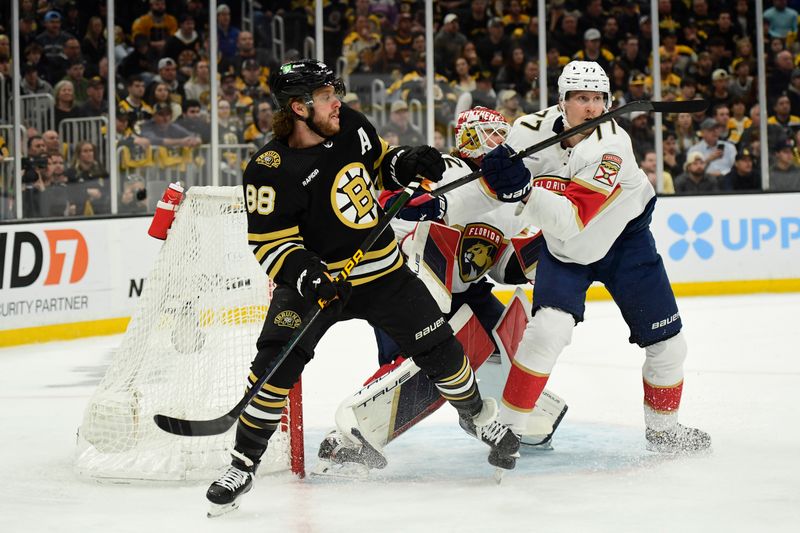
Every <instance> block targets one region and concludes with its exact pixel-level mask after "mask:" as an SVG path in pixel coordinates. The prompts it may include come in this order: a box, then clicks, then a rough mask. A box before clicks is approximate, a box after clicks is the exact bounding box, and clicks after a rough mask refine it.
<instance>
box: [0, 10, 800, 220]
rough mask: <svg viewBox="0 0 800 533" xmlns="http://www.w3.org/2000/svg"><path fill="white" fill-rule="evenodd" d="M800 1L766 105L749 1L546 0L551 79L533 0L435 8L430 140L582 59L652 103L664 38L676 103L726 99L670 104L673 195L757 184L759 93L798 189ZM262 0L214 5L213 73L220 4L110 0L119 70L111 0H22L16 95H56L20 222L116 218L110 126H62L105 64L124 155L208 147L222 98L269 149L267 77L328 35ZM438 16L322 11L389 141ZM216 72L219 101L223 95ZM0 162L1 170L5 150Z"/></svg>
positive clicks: (665, 89)
mask: <svg viewBox="0 0 800 533" xmlns="http://www.w3.org/2000/svg"><path fill="white" fill-rule="evenodd" d="M799 5H800V0H772V1H771V2H770V1H767V2H765V12H764V22H765V28H767V37H768V42H767V46H766V50H764V55H765V58H766V67H767V72H766V83H767V101H766V102H760V101H759V100H758V98H757V94H756V93H757V82H756V80H755V74H756V69H757V63H758V62H757V53H758V50H757V49H756V45H755V43H756V34H755V32H756V28H755V23H756V21H755V13H754V9H755V8H754V5H753V3H752V2H749V1H747V0H676V1H669V0H660V1H659V2H658V20H659V21H660V22H659V24H658V26H657V27H654V25H653V20H654V18H653V17H652V16H651V13H650V2H649V1H645V0H636V1H631V0H626V1H622V0H581V1H579V0H549V1H548V2H547V13H546V19H545V24H546V31H547V39H546V42H547V50H545V56H546V61H547V69H546V71H547V75H546V76H540V72H541V70H542V69H541V68H540V65H539V61H538V55H539V16H540V15H539V14H538V13H537V2H535V1H534V0H491V1H490V0H441V1H437V2H434V10H435V29H434V42H433V49H434V65H435V80H434V85H435V88H434V102H433V106H434V115H435V119H436V137H435V144H436V145H437V147H439V148H441V149H443V150H444V149H445V144H446V139H447V137H448V135H449V131H450V130H449V129H448V127H449V126H451V125H452V122H453V120H454V118H455V116H456V115H457V113H458V112H460V111H462V110H464V109H468V108H470V107H473V106H476V105H483V106H486V107H491V108H495V109H497V110H498V111H500V112H501V113H502V114H503V115H504V116H505V117H506V118H507V119H508V120H509V121H514V120H515V119H517V118H519V117H520V116H522V115H524V114H526V113H530V112H535V111H538V110H539V107H540V105H539V96H540V91H541V89H542V87H544V86H546V87H547V94H548V103H549V104H550V105H552V104H554V103H556V99H557V95H558V90H557V78H558V75H559V73H560V69H561V67H562V66H563V65H564V64H566V63H567V62H569V61H570V60H572V59H583V60H591V61H596V62H598V63H600V64H601V65H602V66H603V68H604V69H605V70H606V72H607V73H608V75H609V78H610V80H611V86H612V92H613V95H614V102H613V104H612V105H621V104H624V103H626V102H629V101H633V100H638V99H648V98H652V97H653V94H654V88H653V50H652V41H651V39H652V33H653V32H654V31H657V32H659V35H660V42H661V47H660V49H659V50H657V51H656V53H657V54H658V57H659V62H660V80H661V98H662V99H664V100H688V99H694V98H703V99H706V100H708V101H709V102H710V103H711V106H710V107H709V109H708V111H707V112H699V113H695V114H677V115H675V116H664V117H663V127H664V130H663V132H661V133H662V135H663V140H664V142H663V146H664V148H663V159H664V174H663V176H662V177H661V178H662V179H661V180H659V181H661V182H662V184H663V188H662V192H663V193H665V194H670V193H673V192H674V193H679V194H686V193H708V192H715V191H744V190H747V191H757V190H760V189H761V176H760V162H759V157H760V155H761V150H760V145H761V141H762V139H760V128H759V106H760V105H765V106H766V107H767V115H768V117H769V118H768V121H767V122H768V127H767V131H768V139H767V145H768V147H769V153H770V189H771V190H800V151H798V145H800V66H799V65H800V42H798V38H797V31H798V28H797V26H798V11H797V9H798V7H800V6H799ZM255 7H256V9H255V19H254V24H253V28H254V31H253V32H250V31H243V30H241V29H240V24H241V21H242V18H241V17H242V13H240V12H239V10H240V9H241V5H240V2H230V5H228V4H226V3H224V1H223V2H220V4H219V5H218V8H217V12H216V20H217V25H218V43H219V54H218V58H217V69H218V72H219V76H218V80H212V79H211V76H210V71H211V69H210V58H209V54H208V49H209V35H208V34H209V32H208V17H209V14H208V11H207V9H208V8H207V5H206V2H202V1H199V0H136V1H132V2H127V3H117V4H115V16H116V25H115V27H114V28H113V35H114V48H113V49H114V58H115V63H116V68H115V72H113V73H110V72H109V62H108V58H107V57H106V52H107V41H106V38H107V36H108V34H109V32H108V31H107V28H106V27H105V26H106V7H105V1H104V0H103V1H97V0H19V43H17V44H18V45H19V52H20V57H21V65H20V72H21V75H22V77H21V80H20V83H19V88H20V91H21V93H22V94H23V95H49V97H51V98H52V103H51V105H52V111H53V118H54V123H53V124H51V125H50V126H49V127H48V128H47V129H46V130H45V131H40V129H37V127H36V125H34V124H25V126H27V131H26V135H25V139H26V140H25V143H24V145H25V150H24V156H25V158H24V160H23V164H24V165H23V166H24V167H25V175H24V177H23V188H24V206H23V213H24V216H26V217H30V216H60V215H89V214H100V213H108V212H109V209H110V201H109V187H108V174H109V173H108V170H107V161H104V160H102V157H101V154H100V150H99V147H98V146H96V144H98V139H70V142H69V143H67V142H66V141H67V140H66V139H64V138H62V137H63V133H62V129H61V128H60V126H61V125H62V123H64V121H65V120H68V119H76V118H83V117H98V116H103V115H106V114H107V113H108V105H109V103H108V95H107V94H106V93H107V87H108V85H107V84H108V78H109V76H110V75H113V82H114V85H115V87H116V101H115V102H113V104H112V105H114V106H115V109H116V116H117V123H116V125H115V126H112V127H113V129H114V131H115V132H116V137H117V141H118V147H120V149H122V150H123V156H122V157H121V159H120V165H121V168H127V169H129V170H130V169H134V170H135V169H136V168H140V167H141V168H144V167H146V166H152V165H159V164H167V163H165V162H176V161H177V162H180V164H185V163H186V161H194V160H196V158H197V149H198V147H200V146H201V145H206V144H208V143H209V142H210V140H211V132H210V126H209V120H210V114H211V112H212V110H214V109H215V110H216V113H217V116H218V118H219V135H220V138H219V141H220V142H221V143H223V144H225V145H240V144H248V143H249V144H251V145H252V146H253V147H254V148H255V147H258V146H260V145H262V144H263V143H265V142H267V141H268V140H269V139H270V138H271V135H272V133H271V127H272V113H273V107H272V105H273V104H272V101H271V98H270V88H269V85H268V80H269V74H270V72H271V71H273V70H274V69H275V68H276V67H277V66H278V65H279V63H280V61H281V60H290V59H295V58H299V57H300V55H301V53H300V52H299V50H303V47H304V43H305V39H306V38H307V37H309V36H312V37H313V36H314V26H313V24H314V2H311V1H290V0H274V1H270V2H263V1H262V2H260V3H258V2H256V3H255ZM424 13H425V11H424V8H423V2H421V1H420V0H330V1H327V2H325V4H324V11H323V16H324V21H323V22H324V39H325V47H324V59H325V61H326V62H327V63H328V64H330V65H336V64H339V65H340V66H341V67H342V68H343V75H344V76H346V77H347V80H348V82H349V90H350V92H349V93H348V94H347V95H346V96H345V98H344V102H345V103H346V104H347V105H351V106H353V107H356V108H360V109H362V110H364V111H365V112H367V114H368V116H370V117H372V118H373V119H376V118H377V117H380V118H381V120H380V122H379V123H378V124H376V126H377V127H378V128H379V131H380V133H381V135H383V136H384V137H385V138H386V140H387V141H389V142H391V143H403V144H405V143H408V144H420V143H423V142H424V135H423V134H422V132H421V131H420V129H419V128H418V127H417V126H415V125H414V124H413V123H412V120H410V113H411V112H412V110H413V105H414V101H415V100H419V101H420V102H424V101H425V100H426V99H425V94H426V93H425V77H424V76H425V65H426V57H425V33H424V20H425V19H424ZM10 16H11V13H10V8H8V7H6V8H3V10H0V83H2V84H5V85H6V86H5V88H4V89H6V90H5V92H4V93H1V94H5V95H6V101H5V102H3V104H4V106H3V107H4V109H3V110H2V111H1V113H2V114H0V127H3V126H4V125H8V124H10V123H11V119H10V114H9V112H8V111H9V110H10V106H8V105H7V103H8V95H10V94H11V91H10V83H11V69H10V64H11V57H12V47H13V44H12V43H11V40H10V36H11V26H10ZM278 16H279V17H280V19H281V21H282V22H283V28H284V43H283V44H284V54H283V56H284V57H282V58H278V57H274V56H273V54H272V38H273V35H272V33H271V28H272V26H271V24H270V22H271V21H272V20H273V19H274V18H275V17H278ZM375 79H380V80H382V81H383V82H384V83H385V87H386V91H385V97H386V100H385V108H384V109H383V110H382V111H383V113H377V114H373V113H371V111H374V110H375V104H376V102H372V100H371V97H372V95H371V94H370V92H369V87H370V85H371V83H372V82H373V80H375ZM212 83H217V84H218V96H219V98H218V102H216V105H215V106H213V107H212V106H211V101H210V100H211V97H210V94H211V84H212ZM48 101H49V100H48ZM6 108H8V109H6ZM384 117H385V118H384ZM622 121H623V122H625V124H624V126H625V128H626V130H627V131H628V132H629V133H630V135H631V137H632V139H633V142H634V148H635V151H636V155H637V158H638V159H639V162H640V164H641V165H642V167H643V168H644V169H645V171H646V172H647V173H648V175H649V176H650V177H651V179H652V180H653V182H654V183H655V182H656V176H655V174H656V172H657V171H656V165H655V161H656V157H655V155H656V154H655V152H654V138H655V132H654V130H653V128H654V123H653V117H652V116H650V115H648V114H644V113H632V114H631V116H629V117H626V118H624V119H622ZM42 129H44V128H42ZM108 129H111V127H109V128H108ZM10 131H11V130H10V129H0V161H2V159H3V158H4V157H5V158H8V157H9V153H8V150H9V149H8V144H9V142H10V141H9V139H8V138H7V137H8V135H9V132H10ZM103 133H104V134H106V133H107V132H105V131H104V132H103ZM93 141H94V143H93ZM176 164H177V163H176ZM0 168H6V167H3V166H2V163H0ZM125 176H130V179H125V180H123V181H122V183H121V185H120V194H121V196H120V211H124V212H128V213H130V212H142V211H143V210H144V209H146V202H144V201H143V199H144V196H145V194H146V193H145V192H144V187H145V184H144V180H143V179H142V178H141V176H138V175H137V173H136V172H129V173H127V174H125ZM0 187H2V201H3V205H2V206H0V216H5V217H9V216H12V215H9V214H10V213H13V212H14V210H13V199H14V184H13V180H12V179H11V176H10V175H9V173H8V172H5V175H4V176H3V180H0Z"/></svg>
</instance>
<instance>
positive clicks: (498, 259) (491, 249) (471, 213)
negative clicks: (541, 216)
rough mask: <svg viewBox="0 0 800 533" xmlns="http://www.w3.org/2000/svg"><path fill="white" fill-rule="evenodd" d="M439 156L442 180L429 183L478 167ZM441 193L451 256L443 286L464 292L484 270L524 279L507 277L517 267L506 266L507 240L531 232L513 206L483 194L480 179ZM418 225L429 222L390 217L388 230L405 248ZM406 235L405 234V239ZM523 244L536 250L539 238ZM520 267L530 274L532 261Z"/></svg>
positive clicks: (513, 257)
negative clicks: (444, 199) (449, 271)
mask: <svg viewBox="0 0 800 533" xmlns="http://www.w3.org/2000/svg"><path fill="white" fill-rule="evenodd" d="M442 158H443V159H444V162H445V173H444V175H443V177H442V181H441V182H439V183H437V184H433V185H432V187H434V188H435V187H439V186H443V185H447V184H448V183H451V182H453V181H456V180H458V179H459V178H462V177H464V176H466V175H467V174H470V173H471V172H472V171H473V170H475V169H476V168H477V167H472V166H471V165H470V163H468V162H467V161H466V160H464V159H460V158H458V157H453V156H451V155H443V156H442ZM445 198H446V199H447V210H446V214H445V216H444V220H443V221H442V222H443V223H444V224H446V225H447V226H450V227H451V228H453V230H451V231H452V232H453V236H452V238H451V239H450V241H451V243H452V250H453V252H454V253H455V255H456V257H455V261H454V264H453V266H452V269H453V272H452V274H448V275H443V276H442V277H443V278H446V279H447V280H451V283H452V286H448V287H447V288H448V289H450V290H451V292H453V293H460V292H464V291H466V290H467V288H468V287H469V286H470V285H471V284H473V283H475V282H477V281H479V280H481V279H483V277H484V276H485V275H489V276H490V277H492V278H493V279H494V280H495V281H498V282H500V283H509V284H518V283H521V282H524V281H525V279H519V278H518V277H517V278H515V279H506V278H507V276H508V274H507V273H508V272H509V270H511V271H513V272H515V273H517V272H519V269H517V268H512V269H507V266H508V263H509V261H517V250H515V247H514V246H512V245H511V239H512V238H513V237H515V236H518V235H522V236H525V235H528V236H531V237H532V236H533V235H534V234H535V233H536V230H535V228H529V227H528V223H527V222H525V221H523V220H522V218H520V217H518V216H515V210H516V205H514V204H509V203H505V202H501V201H499V200H496V199H494V198H491V197H489V196H487V194H485V192H484V186H483V185H482V184H481V183H480V182H479V180H474V181H471V182H469V183H466V184H464V185H462V186H460V187H458V188H456V189H453V190H452V191H450V192H448V193H447V194H445ZM417 224H431V223H430V222H407V221H404V220H399V219H395V220H394V221H392V229H394V231H395V234H396V235H397V238H398V240H400V241H401V242H402V246H403V250H404V251H407V252H408V251H410V250H411V249H412V247H413V246H416V245H417V243H414V242H413V239H414V237H415V235H416V234H417V232H415V231H414V230H415V228H416V226H417ZM419 233H422V232H419ZM406 236H409V239H404V238H405V237H406ZM526 244H527V245H528V247H530V248H534V247H537V249H538V239H537V240H536V241H535V242H533V241H530V240H528V242H526V243H525V244H521V246H525V245H526ZM534 255H535V254H534ZM520 262H521V263H522V261H520ZM520 268H521V270H522V272H521V274H523V275H526V276H528V278H529V279H531V280H532V279H533V273H534V272H535V271H534V268H535V262H533V263H532V264H529V265H527V266H523V265H520ZM412 270H413V268H412ZM446 285H449V284H447V283H446Z"/></svg>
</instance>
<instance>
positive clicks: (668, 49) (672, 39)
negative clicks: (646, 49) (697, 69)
mask: <svg viewBox="0 0 800 533" xmlns="http://www.w3.org/2000/svg"><path fill="white" fill-rule="evenodd" d="M658 50H659V54H661V57H664V56H670V57H672V58H673V59H674V65H673V68H674V69H675V71H676V72H679V73H681V74H685V73H686V68H687V67H688V66H689V65H690V64H692V63H694V62H695V61H697V53H696V52H695V51H694V50H693V49H692V48H690V47H688V46H686V45H685V44H678V34H677V33H675V31H674V30H669V31H662V32H661V47H660V48H659V49H658Z"/></svg>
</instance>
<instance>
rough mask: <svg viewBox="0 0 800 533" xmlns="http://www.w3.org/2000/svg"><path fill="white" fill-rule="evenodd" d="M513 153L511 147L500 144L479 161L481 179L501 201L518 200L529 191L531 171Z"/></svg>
mask: <svg viewBox="0 0 800 533" xmlns="http://www.w3.org/2000/svg"><path fill="white" fill-rule="evenodd" d="M515 154H516V152H514V149H513V148H511V147H510V146H506V145H504V144H501V145H500V146H498V147H497V148H495V149H494V150H492V151H491V152H489V153H488V154H486V155H485V156H484V158H483V160H482V161H481V172H483V177H482V178H481V180H482V181H483V183H484V184H485V185H486V186H487V187H488V188H489V190H490V193H491V194H490V195H491V196H493V197H495V198H497V199H498V200H500V201H501V202H511V203H513V202H519V201H520V200H522V199H524V198H525V197H527V196H528V194H529V193H530V192H531V187H532V185H531V173H530V171H529V170H528V169H527V168H525V165H524V164H523V162H522V159H521V158H517V159H514V155H515Z"/></svg>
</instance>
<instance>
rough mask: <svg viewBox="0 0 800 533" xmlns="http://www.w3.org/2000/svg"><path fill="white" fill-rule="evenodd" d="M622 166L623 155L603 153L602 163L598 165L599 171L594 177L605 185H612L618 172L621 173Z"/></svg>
mask: <svg viewBox="0 0 800 533" xmlns="http://www.w3.org/2000/svg"><path fill="white" fill-rule="evenodd" d="M620 167H622V158H621V157H619V156H618V155H614V154H603V158H602V159H601V160H600V165H599V166H598V167H597V172H595V173H594V179H595V180H596V181H599V182H600V183H602V184H603V185H608V186H609V187H611V186H613V185H614V180H616V178H617V174H619V169H620Z"/></svg>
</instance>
